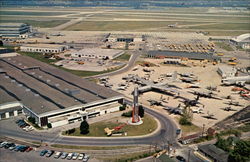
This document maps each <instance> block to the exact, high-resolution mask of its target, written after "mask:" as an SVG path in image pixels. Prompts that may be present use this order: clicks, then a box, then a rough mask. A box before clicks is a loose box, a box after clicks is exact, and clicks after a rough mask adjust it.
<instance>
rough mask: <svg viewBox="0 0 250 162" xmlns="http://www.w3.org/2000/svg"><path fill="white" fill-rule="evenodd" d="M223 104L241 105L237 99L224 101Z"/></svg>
mask: <svg viewBox="0 0 250 162" xmlns="http://www.w3.org/2000/svg"><path fill="white" fill-rule="evenodd" d="M225 104H228V105H233V106H243V105H241V104H240V103H239V102H237V101H232V100H231V101H229V102H225Z"/></svg>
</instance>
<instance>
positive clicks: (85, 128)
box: [80, 120, 89, 134]
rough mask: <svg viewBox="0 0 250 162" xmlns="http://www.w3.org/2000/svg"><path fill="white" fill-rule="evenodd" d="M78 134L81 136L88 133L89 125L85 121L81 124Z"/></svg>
mask: <svg viewBox="0 0 250 162" xmlns="http://www.w3.org/2000/svg"><path fill="white" fill-rule="evenodd" d="M80 132H81V134H88V133H89V124H88V122H87V121H86V120H84V121H82V122H81V125H80Z"/></svg>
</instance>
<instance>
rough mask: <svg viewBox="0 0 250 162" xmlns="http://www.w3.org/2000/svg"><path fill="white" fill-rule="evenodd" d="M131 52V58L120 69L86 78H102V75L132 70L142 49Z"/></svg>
mask: <svg viewBox="0 0 250 162" xmlns="http://www.w3.org/2000/svg"><path fill="white" fill-rule="evenodd" d="M130 53H131V58H130V59H129V61H128V63H127V65H126V66H125V67H123V68H121V69H119V70H116V71H113V72H110V73H104V74H100V75H95V76H91V77H86V78H101V77H107V76H113V75H117V74H121V73H124V72H126V71H128V70H130V69H131V68H132V67H133V66H134V64H135V61H136V59H137V58H138V57H139V56H140V55H141V54H142V51H130Z"/></svg>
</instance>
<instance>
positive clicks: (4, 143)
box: [0, 141, 8, 148]
mask: <svg viewBox="0 0 250 162" xmlns="http://www.w3.org/2000/svg"><path fill="white" fill-rule="evenodd" d="M7 143H8V142H6V141H4V142H2V143H1V144H0V148H2V147H4V146H5V145H6V144H7Z"/></svg>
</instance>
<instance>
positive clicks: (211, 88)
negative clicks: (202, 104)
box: [206, 86, 217, 91]
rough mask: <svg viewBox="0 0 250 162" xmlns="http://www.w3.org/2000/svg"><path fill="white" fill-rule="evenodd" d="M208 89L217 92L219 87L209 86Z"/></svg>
mask: <svg viewBox="0 0 250 162" xmlns="http://www.w3.org/2000/svg"><path fill="white" fill-rule="evenodd" d="M206 89H207V90H210V91H217V86H207V87H206Z"/></svg>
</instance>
